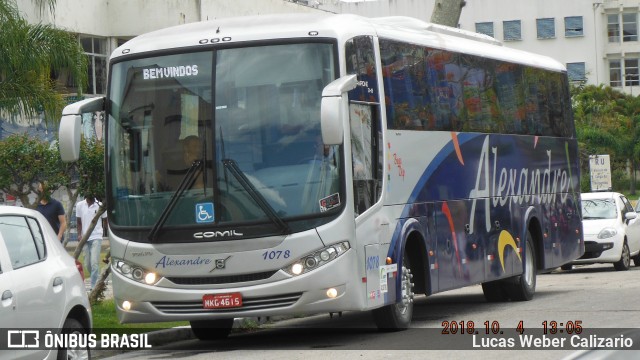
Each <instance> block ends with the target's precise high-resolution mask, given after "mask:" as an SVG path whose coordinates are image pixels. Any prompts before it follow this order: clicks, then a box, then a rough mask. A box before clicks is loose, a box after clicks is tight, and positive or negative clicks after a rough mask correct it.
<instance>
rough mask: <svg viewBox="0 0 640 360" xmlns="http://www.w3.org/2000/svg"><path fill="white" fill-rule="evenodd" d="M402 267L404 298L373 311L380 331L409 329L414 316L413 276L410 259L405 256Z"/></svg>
mask: <svg viewBox="0 0 640 360" xmlns="http://www.w3.org/2000/svg"><path fill="white" fill-rule="evenodd" d="M402 262H403V265H402V281H401V286H402V292H401V296H402V298H401V299H400V301H397V302H396V303H395V304H389V305H385V306H383V307H381V308H378V309H374V310H373V311H372V315H373V321H374V322H375V323H376V326H377V327H378V330H380V331H399V330H405V329H408V328H409V325H411V317H412V316H413V295H414V293H413V275H412V274H411V266H410V264H409V257H408V256H407V255H406V254H405V255H404V257H403V261H402Z"/></svg>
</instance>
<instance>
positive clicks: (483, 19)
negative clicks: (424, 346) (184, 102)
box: [17, 0, 640, 101]
mask: <svg viewBox="0 0 640 360" xmlns="http://www.w3.org/2000/svg"><path fill="white" fill-rule="evenodd" d="M17 2H18V6H19V8H20V10H21V11H22V12H23V14H24V16H25V17H26V18H27V20H28V21H30V22H32V23H37V22H44V23H50V24H55V25H56V26H58V27H60V28H63V29H67V30H68V31H69V32H72V33H74V34H77V36H78V41H80V43H81V44H82V46H83V48H84V49H85V51H86V53H87V55H88V56H89V59H90V70H89V71H90V73H89V80H90V81H89V84H88V86H87V88H86V89H84V93H85V94H86V95H87V96H92V95H102V94H104V93H105V92H106V78H107V77H106V76H107V67H106V64H107V60H108V57H109V54H110V53H111V51H113V50H114V49H115V48H116V47H118V46H119V45H121V44H122V43H124V42H125V41H126V40H128V39H130V38H132V37H135V36H137V35H140V34H143V33H145V32H149V31H153V30H157V29H161V28H165V27H169V26H175V25H180V24H184V23H189V22H196V21H207V20H213V19H216V18H221V17H230V16H242V15H256V14H269V13H305V12H331V13H353V14H358V15H362V16H369V17H374V16H395V15H403V16H412V17H416V18H419V19H421V20H425V21H429V19H430V18H431V12H432V10H433V6H434V3H435V0H243V1H229V0H156V1H149V0H110V1H105V0H84V1H81V2H79V1H76V0H58V1H57V7H56V11H55V14H51V13H48V12H44V13H42V12H41V11H40V10H39V9H38V8H37V6H36V5H35V4H36V2H35V1H34V0H18V1H17ZM639 13H640V3H639V2H638V1H637V0H633V1H632V0H594V1H586V0H562V1H557V0H537V1H530V0H470V1H467V3H466V6H465V7H464V8H463V10H462V15H461V18H460V25H459V26H460V28H462V29H465V30H471V31H476V32H481V33H485V34H488V35H491V36H493V37H495V38H496V39H498V40H501V41H503V42H504V46H509V47H513V48H517V49H522V50H526V51H531V52H535V53H540V54H544V55H548V56H551V57H553V58H555V59H557V60H558V61H560V62H562V63H564V64H565V65H566V66H567V69H568V71H569V75H570V77H571V79H572V80H574V81H577V82H584V83H588V84H605V85H610V86H612V87H614V88H617V89H619V90H621V91H624V92H627V93H631V94H633V92H634V91H635V93H636V94H640V88H637V87H638V86H640V79H639V74H640V72H639V68H640V64H639V62H640V42H639V41H638V27H639V23H638V21H639V16H638V14H639ZM73 96H74V94H73V93H70V94H69V101H73V100H76V98H74V97H73Z"/></svg>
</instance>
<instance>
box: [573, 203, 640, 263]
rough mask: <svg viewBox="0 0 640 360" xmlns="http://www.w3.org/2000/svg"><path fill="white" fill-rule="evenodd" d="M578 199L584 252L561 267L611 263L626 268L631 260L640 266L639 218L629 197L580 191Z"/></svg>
mask: <svg viewBox="0 0 640 360" xmlns="http://www.w3.org/2000/svg"><path fill="white" fill-rule="evenodd" d="M581 198H582V226H583V233H584V244H585V252H584V255H583V256H582V257H581V258H579V259H578V260H575V261H573V262H572V263H569V264H566V265H563V266H562V269H563V270H569V269H571V266H572V265H574V264H595V263H613V266H614V267H615V269H616V270H628V269H629V266H630V264H631V259H633V262H634V264H635V265H636V266H640V217H639V216H638V213H636V211H635V210H634V209H633V206H631V203H630V202H629V200H628V199H627V198H626V197H625V196H624V195H622V194H620V193H616V192H597V193H584V194H582V196H581Z"/></svg>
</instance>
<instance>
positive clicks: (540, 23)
mask: <svg viewBox="0 0 640 360" xmlns="http://www.w3.org/2000/svg"><path fill="white" fill-rule="evenodd" d="M536 28H537V29H538V39H553V38H555V37H556V22H555V19H554V18H545V19H536Z"/></svg>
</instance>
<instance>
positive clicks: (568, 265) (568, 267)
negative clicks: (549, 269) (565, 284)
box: [560, 263, 573, 271]
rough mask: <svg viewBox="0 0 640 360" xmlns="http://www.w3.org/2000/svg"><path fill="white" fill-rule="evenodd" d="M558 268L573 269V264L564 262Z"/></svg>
mask: <svg viewBox="0 0 640 360" xmlns="http://www.w3.org/2000/svg"><path fill="white" fill-rule="evenodd" d="M560 269H562V270H564V271H569V270H571V269H573V264H570V263H569V264H564V265H562V266H560Z"/></svg>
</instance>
